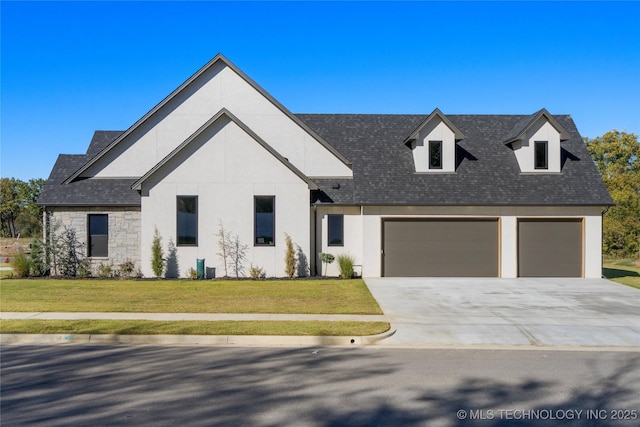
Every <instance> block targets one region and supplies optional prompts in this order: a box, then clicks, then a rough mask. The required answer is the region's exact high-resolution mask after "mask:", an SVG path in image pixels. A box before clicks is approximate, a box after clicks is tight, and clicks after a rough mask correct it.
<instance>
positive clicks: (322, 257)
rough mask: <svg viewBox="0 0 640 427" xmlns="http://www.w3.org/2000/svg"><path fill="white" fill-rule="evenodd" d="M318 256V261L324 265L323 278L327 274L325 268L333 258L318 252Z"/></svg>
mask: <svg viewBox="0 0 640 427" xmlns="http://www.w3.org/2000/svg"><path fill="white" fill-rule="evenodd" d="M318 256H319V257H320V261H322V262H323V264H324V265H325V267H324V274H323V276H324V275H325V274H327V266H328V265H329V264H331V263H332V262H333V260H334V259H335V257H334V256H333V255H331V254H328V253H326V252H320V254H319V255H318Z"/></svg>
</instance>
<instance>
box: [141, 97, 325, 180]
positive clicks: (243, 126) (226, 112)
mask: <svg viewBox="0 0 640 427" xmlns="http://www.w3.org/2000/svg"><path fill="white" fill-rule="evenodd" d="M222 117H227V118H229V119H230V120H231V121H232V122H234V123H235V124H236V125H238V126H239V127H240V128H241V129H242V130H243V131H245V132H246V133H247V134H248V135H249V136H251V138H253V139H254V140H255V141H256V142H258V143H259V144H260V145H261V146H262V147H264V148H265V149H266V150H267V151H268V152H269V153H270V154H271V155H272V156H274V157H275V158H276V159H278V160H279V161H280V163H282V164H283V165H285V166H286V167H287V168H289V170H291V171H292V172H293V173H295V174H296V175H297V176H298V177H299V178H300V179H302V180H303V181H304V182H305V183H306V184H307V185H308V186H309V189H310V190H317V189H318V186H317V185H316V184H315V183H314V182H313V181H311V180H310V179H309V178H308V177H307V176H306V175H305V174H303V173H302V171H300V169H298V168H296V167H295V166H294V165H292V164H291V163H290V162H289V161H287V160H286V159H285V158H284V157H282V155H280V153H278V152H277V151H276V150H275V149H273V147H271V146H270V145H269V144H267V142H266V141H265V140H264V139H262V138H260V137H259V136H258V135H257V134H256V133H255V132H253V131H252V130H251V129H250V128H249V127H248V126H247V125H246V124H244V123H243V122H242V121H241V120H240V119H238V118H237V117H236V116H235V115H233V114H232V113H231V112H230V111H229V110H227V109H226V108H223V109H221V110H220V111H219V112H218V113H217V114H216V115H214V116H213V117H211V118H210V119H209V120H207V122H206V123H205V124H203V125H202V126H201V127H200V128H199V129H198V130H197V131H195V132H194V133H193V134H192V135H191V136H189V137H188V138H187V139H185V140H184V141H183V142H182V143H181V144H180V145H179V146H178V147H176V148H175V149H174V150H173V151H172V152H171V153H169V154H168V155H167V156H166V157H165V158H164V159H162V160H161V161H160V162H158V164H156V165H155V166H154V167H153V168H151V169H150V170H149V171H148V172H147V173H146V174H144V176H142V177H141V178H140V179H138V180H137V181H136V182H134V183H133V184H131V189H132V190H138V191H140V190H141V189H142V183H143V182H144V181H146V180H147V179H148V178H149V177H151V176H152V175H153V174H154V173H156V172H157V171H158V170H160V169H161V168H162V167H163V166H164V165H165V164H167V163H168V162H169V161H170V160H171V159H172V158H173V157H175V156H176V155H177V154H178V153H179V152H180V151H182V150H183V149H184V148H186V147H187V146H188V145H189V144H190V143H191V142H192V141H194V140H195V139H196V138H197V137H198V136H199V135H200V134H202V133H203V132H204V131H205V130H206V129H207V128H209V127H210V126H212V125H213V124H214V123H215V122H217V121H218V120H219V119H221V118H222Z"/></svg>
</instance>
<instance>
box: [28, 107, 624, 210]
mask: <svg viewBox="0 0 640 427" xmlns="http://www.w3.org/2000/svg"><path fill="white" fill-rule="evenodd" d="M296 117H297V118H298V119H300V120H301V121H303V122H304V123H305V124H306V125H307V126H308V127H309V128H311V129H312V130H313V131H314V132H316V133H317V134H318V135H319V136H320V137H322V138H323V139H324V140H326V142H328V143H329V144H331V145H332V146H333V147H334V148H335V149H336V150H337V151H339V152H340V153H341V154H342V155H343V156H344V157H346V158H347V159H348V160H349V161H351V162H352V164H353V179H344V178H341V179H328V178H327V179H314V180H313V181H314V182H315V183H316V184H317V185H318V186H319V187H320V190H314V191H313V192H312V195H311V201H312V202H313V203H337V204H350V205H499V206H500V205H503V206H504V205H596V206H603V205H609V204H611V203H612V200H611V197H610V196H609V193H608V192H607V190H606V188H605V186H604V184H603V182H602V179H601V177H600V175H599V173H598V170H597V169H596V167H595V164H594V163H593V161H592V160H591V156H590V155H589V153H588V152H587V150H586V147H585V145H584V143H583V141H582V138H581V136H580V134H579V133H578V130H577V129H576V126H575V124H574V123H573V120H572V119H571V117H570V116H553V118H554V119H555V120H556V121H557V123H558V124H559V125H560V126H562V128H563V129H564V130H566V131H567V133H568V136H569V138H568V139H567V140H566V141H563V142H562V144H561V146H562V173H559V174H533V173H529V174H523V173H520V168H519V167H518V163H517V160H516V157H515V154H514V153H513V151H512V149H511V148H510V147H509V146H508V145H505V144H504V141H505V139H506V138H507V137H508V136H509V135H511V134H513V133H514V132H515V130H518V129H520V128H521V127H522V126H524V125H526V124H527V123H529V122H530V121H531V118H532V117H533V116H532V115H527V116H525V115H447V118H448V119H449V120H450V121H451V123H452V124H453V125H455V127H456V128H458V129H459V130H460V132H461V133H462V134H463V135H464V139H463V140H461V141H460V142H459V143H458V144H457V153H456V157H457V160H456V172H455V173H438V174H429V173H415V172H414V164H413V156H412V153H411V149H410V148H408V147H407V146H406V145H405V144H403V142H404V140H405V139H406V138H407V137H408V136H409V135H410V134H411V132H412V131H414V130H415V129H416V128H417V127H418V126H419V125H420V124H421V123H422V122H423V121H424V120H425V119H426V118H427V117H428V116H427V115H385V114H297V115H296ZM121 133H122V132H119V131H97V132H96V133H95V134H94V136H93V138H92V140H91V144H90V146H89V149H88V150H87V154H86V155H61V156H60V157H59V158H58V160H57V162H56V164H55V166H54V168H53V170H52V172H51V176H50V177H49V180H48V181H47V184H46V185H45V187H44V189H43V191H42V194H41V196H40V200H39V203H40V204H41V205H48V206H51V205H59V206H73V205H85V206H88V205H95V206H108V205H128V206H139V205H140V196H139V194H138V193H137V192H136V191H134V190H131V188H130V186H131V185H132V184H133V182H134V181H135V179H84V180H76V181H73V182H71V183H69V184H64V185H62V182H64V181H65V180H66V179H67V178H69V177H70V176H71V175H72V174H73V173H74V172H76V171H77V170H79V169H80V168H81V167H82V166H83V165H85V164H87V162H89V161H90V160H91V159H92V158H93V157H95V155H97V154H98V153H99V152H100V151H101V150H103V149H104V148H105V147H107V146H108V145H109V143H110V142H112V141H113V140H114V139H115V138H117V137H118V136H119V135H120V134H121ZM336 184H339V185H336Z"/></svg>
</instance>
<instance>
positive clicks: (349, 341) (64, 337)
mask: <svg viewBox="0 0 640 427" xmlns="http://www.w3.org/2000/svg"><path fill="white" fill-rule="evenodd" d="M395 333H396V330H395V329H390V330H388V331H387V332H383V333H381V334H378V335H366V336H337V337H332V336H295V335H116V334H105V335H91V334H0V344H3V345H5V344H6V345H10V344H45V345H54V344H130V345H204V346H207V345H208V346H234V345H237V346H246V347H251V346H256V347H309V346H318V345H321V346H344V347H351V346H365V345H373V344H377V343H378V342H380V341H382V340H384V339H385V338H388V337H390V336H392V335H393V334H395Z"/></svg>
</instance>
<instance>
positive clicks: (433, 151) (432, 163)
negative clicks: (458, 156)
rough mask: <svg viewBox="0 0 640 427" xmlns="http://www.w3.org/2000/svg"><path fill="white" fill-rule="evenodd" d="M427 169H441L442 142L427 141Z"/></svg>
mask: <svg viewBox="0 0 640 427" xmlns="http://www.w3.org/2000/svg"><path fill="white" fill-rule="evenodd" d="M429 169H442V141H429Z"/></svg>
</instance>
